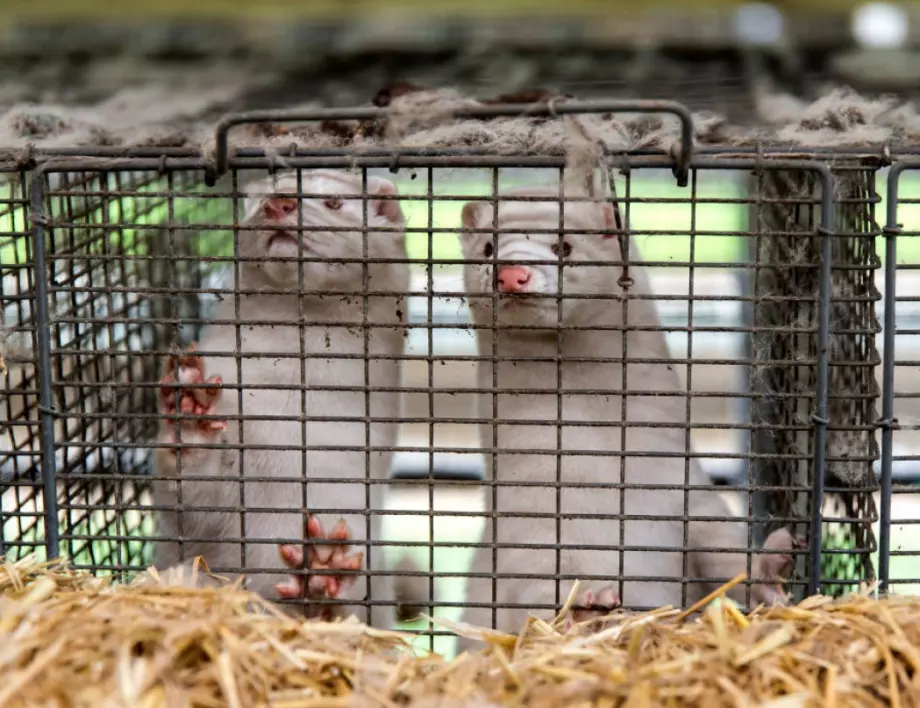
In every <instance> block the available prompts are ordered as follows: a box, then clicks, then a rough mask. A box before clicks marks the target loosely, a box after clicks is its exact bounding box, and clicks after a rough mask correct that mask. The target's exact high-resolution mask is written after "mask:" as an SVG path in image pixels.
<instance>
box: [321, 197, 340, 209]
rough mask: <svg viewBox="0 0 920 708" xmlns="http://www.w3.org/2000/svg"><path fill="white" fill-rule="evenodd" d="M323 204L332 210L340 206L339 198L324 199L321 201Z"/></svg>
mask: <svg viewBox="0 0 920 708" xmlns="http://www.w3.org/2000/svg"><path fill="white" fill-rule="evenodd" d="M323 204H325V205H326V208H327V209H332V211H338V210H339V209H341V208H342V200H341V199H327V200H326V201H324V202H323Z"/></svg>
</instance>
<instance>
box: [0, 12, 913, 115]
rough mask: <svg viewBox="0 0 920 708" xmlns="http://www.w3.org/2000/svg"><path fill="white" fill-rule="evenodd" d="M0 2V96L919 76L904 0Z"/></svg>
mask: <svg viewBox="0 0 920 708" xmlns="http://www.w3.org/2000/svg"><path fill="white" fill-rule="evenodd" d="M0 13H2V17H3V23H2V26H0V57H2V62H0V102H4V103H7V104H8V103H9V102H11V101H21V100H42V101H57V100H66V101H69V102H73V101H83V102H92V101H95V100H98V99H99V98H100V97H105V96H108V95H110V94H111V93H112V92H113V91H116V90H118V89H120V88H123V87H131V86H135V85H137V84H138V82H145V81H150V80H175V81H177V82H189V81H194V80H195V77H196V75H197V76H198V77H200V78H201V80H202V81H205V80H206V81H207V83H208V85H213V84H214V83H221V82H228V83H239V84H241V85H243V86H244V87H245V90H243V91H242V93H241V94H240V95H239V96H238V97H236V98H235V99H234V100H233V102H232V104H233V105H232V106H226V108H234V109H239V108H244V107H245V108H260V107H273V106H278V105H282V104H290V103H304V102H308V101H320V102H322V103H325V104H330V105H346V104H354V103H361V102H364V101H366V100H368V98H369V96H371V95H373V93H374V92H375V91H376V90H377V89H378V88H379V87H380V86H381V85H382V84H384V83H386V82H388V81H392V80H410V81H415V82H418V83H423V84H433V85H444V84H450V85H453V86H456V87H458V88H460V89H465V90H469V91H470V92H472V93H488V92H502V91H504V92H507V91H514V90H517V89H521V88H528V87H532V86H534V85H543V86H546V87H547V88H552V89H556V90H561V91H567V92H570V93H575V94H577V95H579V96H584V97H590V96H594V95H602V96H610V95H611V94H613V93H615V94H617V95H622V96H637V95H641V96H643V97H644V98H675V99H677V100H680V101H683V102H685V103H686V104H687V105H688V106H690V107H691V108H695V109H699V108H712V109H716V110H719V111H721V112H725V113H727V114H728V116H729V117H730V118H731V119H733V120H736V121H741V120H745V119H749V118H750V110H751V105H750V92H751V91H752V90H753V89H754V88H755V85H756V84H757V83H758V82H763V81H771V82H775V84H776V85H777V86H778V87H780V88H782V89H784V90H787V91H790V92H792V93H794V94H796V95H803V96H807V95H809V94H811V93H813V92H814V91H815V90H816V89H817V87H818V85H819V84H820V83H821V82H823V81H826V80H828V79H841V80H844V81H847V82H849V83H851V84H853V85H856V86H858V87H860V88H865V89H867V90H868V89H872V90H875V89H877V90H889V91H890V90H893V91H900V92H911V91H914V90H916V89H917V88H918V87H920V82H918V76H920V62H918V61H916V57H915V56H914V54H913V52H912V50H911V47H912V45H914V44H916V39H917V37H918V32H920V30H918V26H920V23H918V22H916V21H913V22H912V21H911V20H912V19H914V20H916V18H917V17H920V3H917V2H913V3H857V2H851V1H848V0H787V1H784V2H773V3H741V2H731V1H729V0H679V1H677V0H673V1H671V2H664V1H659V2H642V1H640V0H617V1H616V2H613V1H606V2H601V1H599V0H569V1H567V2H549V1H547V0H543V1H542V2H539V3H526V2H521V0H504V1H503V2H499V1H494V0H439V2H422V1H421V0H403V1H401V2H393V1H388V2H382V1H376V2H371V1H370V0H301V1H300V2H296V1H294V0H257V1H255V2H243V1H239V0H194V1H193V2H190V1H187V0H158V1H157V2H151V3H127V2H116V1H112V0H41V2H35V1H34V0H5V2H3V3H2V10H0ZM204 77H206V78H204ZM223 108H225V107H224V106H221V107H220V109H221V110H223Z"/></svg>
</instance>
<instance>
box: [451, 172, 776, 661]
mask: <svg viewBox="0 0 920 708" xmlns="http://www.w3.org/2000/svg"><path fill="white" fill-rule="evenodd" d="M506 194H507V195H509V196H525V197H526V196H530V197H545V198H547V199H549V200H556V201H534V202H507V201H500V203H499V214H498V228H499V230H504V229H520V230H523V231H524V233H504V232H500V233H499V234H498V236H497V241H495V242H494V243H497V246H493V235H492V234H490V233H471V231H470V230H472V229H488V228H491V227H492V223H493V206H492V205H491V204H490V203H488V202H471V203H468V204H466V205H465V206H464V208H463V212H462V222H463V227H464V229H465V231H464V233H463V234H462V236H461V239H462V245H463V253H464V258H466V259H467V260H477V259H478V260H484V259H489V258H492V257H493V256H494V257H495V258H496V259H498V260H499V261H501V263H500V264H499V265H498V266H497V267H498V268H499V272H498V274H497V277H496V280H495V281H494V282H495V286H494V287H493V274H492V268H493V266H492V265H490V264H489V265H487V264H477V263H469V262H468V263H467V264H466V266H465V272H464V278H465V288H466V292H467V294H468V296H470V295H473V297H469V303H470V307H471V308H472V312H473V320H474V323H475V324H476V325H477V326H482V325H486V326H492V324H493V316H494V322H495V324H497V325H515V326H518V327H520V326H522V325H523V326H531V327H538V328H541V329H532V330H523V329H515V330H509V329H505V330H500V329H496V330H495V331H494V337H495V340H494V349H493V332H492V331H490V330H487V329H481V330H477V338H478V346H479V354H480V356H481V357H489V356H492V355H493V353H494V354H495V355H497V356H499V357H512V358H525V357H546V358H547V359H549V360H550V361H544V362H536V361H524V360H522V359H519V360H517V361H505V362H502V361H499V362H497V363H496V366H497V370H496V371H495V372H494V373H495V379H496V381H497V384H493V370H492V362H491V361H488V360H486V359H485V358H483V359H481V360H480V362H479V373H478V380H479V386H480V388H483V389H492V388H493V385H496V386H497V390H499V391H501V390H504V389H526V390H529V391H533V392H534V393H522V394H511V393H508V394H504V393H499V394H498V395H496V396H495V397H494V398H495V401H494V412H495V416H496V417H497V418H499V419H502V420H519V421H520V420H544V421H556V420H560V419H561V420H562V421H564V425H563V426H562V432H561V448H559V449H561V450H563V451H603V452H606V453H611V454H610V455H605V456H599V455H574V454H569V455H563V456H562V458H561V462H560V463H559V465H558V468H557V456H556V455H554V454H549V455H547V454H542V455H541V454H506V453H504V452H503V453H500V454H498V455H497V457H496V465H497V470H498V479H499V480H500V481H501V482H503V483H505V484H507V483H508V482H512V483H513V482H520V483H522V484H523V485H526V484H535V483H536V484H538V485H546V486H545V487H540V486H531V487H528V486H519V487H509V486H503V487H498V488H497V490H496V491H495V510H496V511H497V512H498V517H497V529H496V533H495V538H496V540H497V542H498V543H500V544H502V543H504V544H547V545H552V544H555V543H557V523H558V527H559V531H560V537H559V540H560V541H561V543H562V544H563V545H588V544H592V545H606V546H617V545H619V544H620V542H621V536H620V533H621V528H620V523H621V522H620V521H619V520H617V519H615V518H613V519H611V518H603V517H604V515H618V514H620V513H621V508H622V513H623V514H625V515H646V516H651V517H656V516H657V517H663V518H647V519H634V518H633V519H627V520H625V521H623V528H624V529H625V532H624V537H623V538H622V542H623V543H624V545H629V546H645V547H648V548H650V549H658V548H662V549H664V548H676V549H680V548H681V547H683V546H685V545H689V546H690V547H691V548H705V547H716V548H736V549H744V548H747V546H748V543H747V530H746V526H745V525H744V524H743V523H741V522H727V523H716V522H695V523H690V524H688V539H687V541H685V539H684V525H683V523H682V522H681V521H680V520H673V519H674V518H679V517H681V516H682V515H683V513H684V492H683V490H679V489H678V490H673V491H672V490H659V489H656V490H642V489H627V490H624V491H623V492H622V498H621V491H620V490H619V489H615V488H606V489H598V488H584V487H582V488H579V487H578V486H576V485H578V484H585V483H592V484H598V483H607V484H617V483H619V482H620V480H621V474H620V469H621V462H620V461H621V459H622V457H623V456H621V455H620V454H619V453H620V452H621V451H624V450H625V453H626V454H625V459H626V462H625V475H624V478H623V480H622V481H623V482H625V483H626V484H643V483H644V484H674V485H681V484H683V483H684V479H685V469H686V467H685V466H686V462H685V458H684V457H683V453H684V452H685V431H684V430H683V429H682V428H680V427H673V428H651V427H627V428H625V431H626V432H625V447H624V446H623V444H622V437H621V436H622V434H623V430H624V428H622V427H620V426H619V425H618V423H619V421H620V420H622V419H623V418H624V411H623V409H622V406H623V397H622V396H621V395H619V394H618V393H616V392H617V391H618V390H622V389H623V387H624V381H625V387H626V388H627V389H629V390H636V391H640V390H641V391H647V392H649V391H650V392H651V393H647V394H646V395H638V394H637V395H628V396H627V397H626V409H625V420H626V421H628V422H629V423H631V424H634V423H636V422H640V421H641V422H653V423H674V424H677V425H678V426H680V425H683V424H684V423H685V420H686V407H685V406H686V401H685V398H684V397H683V395H682V394H683V393H684V392H683V390H682V386H681V383H680V380H679V377H678V375H677V373H676V372H675V371H674V370H673V367H672V366H670V365H668V364H664V363H661V364H656V363H654V362H652V361H649V360H652V359H667V358H668V357H669V356H670V354H669V351H668V347H667V342H666V340H665V337H664V335H663V333H662V332H661V331H641V330H640V331H635V330H634V331H629V332H627V333H626V334H625V335H624V333H623V329H622V328H623V326H624V325H627V326H637V325H638V326H644V327H655V326H658V325H659V319H658V316H657V313H656V311H655V308H654V303H653V302H652V301H650V300H649V299H630V300H628V302H627V301H624V300H623V299H622V297H621V295H622V290H621V288H620V286H619V285H618V284H617V280H618V277H619V275H620V272H621V271H620V268H619V266H618V264H619V262H620V251H619V242H618V239H617V238H616V236H615V235H613V234H587V233H574V234H573V233H566V234H565V236H564V243H563V244H560V243H559V203H558V189H557V188H555V187H554V188H535V189H534V188H531V189H518V190H512V191H510V192H507V193H506ZM565 228H566V229H579V230H585V231H589V230H595V231H601V230H613V229H614V228H615V225H614V213H613V208H612V206H611V205H610V204H609V203H603V202H584V201H583V202H567V203H566V205H565ZM493 249H494V253H493ZM560 251H561V256H562V261H563V262H564V268H563V289H562V293H563V298H562V304H561V307H557V302H558V300H557V298H556V297H548V298H547V297H542V298H535V297H533V294H535V293H536V294H540V293H542V294H549V295H553V296H555V294H556V293H557V292H558V288H557V281H558V275H559V256H558V255H557V252H560ZM636 259H638V253H637V251H636V249H635V247H634V246H633V248H632V250H631V252H630V260H631V261H633V260H636ZM534 260H537V261H543V262H542V263H538V264H527V265H519V263H522V262H524V261H534ZM600 260H603V261H607V262H610V265H603V266H595V265H581V263H584V262H585V261H600ZM630 275H631V276H632V278H633V279H634V284H633V285H632V286H631V288H630V294H631V295H635V296H641V295H649V294H650V293H651V288H650V285H649V281H648V277H647V274H646V273H645V271H644V270H643V268H642V267H641V266H637V265H632V266H631V267H630ZM496 290H497V292H498V296H497V298H496V299H494V300H493V297H494V296H495V292H496ZM476 293H481V294H484V295H485V297H482V296H480V297H475V294H476ZM566 295H582V296H586V295H587V296H592V295H593V296H598V299H576V298H568V297H566ZM493 302H494V303H496V306H495V309H494V312H493ZM624 307H625V308H627V309H626V310H625V312H626V313H627V314H626V315H625V316H624ZM557 317H561V319H558V320H557ZM624 317H625V319H624ZM557 322H561V323H562V324H563V325H564V326H581V327H585V326H587V327H598V326H606V327H613V328H616V329H613V330H611V329H608V330H597V329H594V330H590V329H587V330H580V331H574V330H568V331H565V330H563V331H561V332H560V330H559V329H558V327H557ZM623 336H625V337H626V338H627V345H628V348H627V350H626V355H627V357H628V359H629V362H627V364H626V367H627V369H626V375H625V377H624V376H623V368H622V365H621V363H620V362H618V361H616V359H618V358H621V357H622V356H623V353H624V349H623ZM557 347H558V349H557ZM560 355H561V361H562V364H561V365H560V366H559V369H558V370H557V364H556V363H555V361H552V360H554V359H555V358H556V357H557V356H560ZM576 357H594V358H604V359H607V360H608V361H603V362H600V363H597V362H579V361H573V360H572V359H573V358H576ZM557 386H559V387H561V390H562V391H563V395H562V397H561V404H560V397H558V396H557V395H556V389H557ZM586 389H592V390H594V391H600V393H593V394H583V393H567V391H575V390H586ZM603 391H610V393H609V394H604V393H603ZM675 392H676V393H679V394H681V395H660V394H661V393H675ZM479 406H480V420H485V419H490V418H492V417H493V396H492V394H483V395H482V396H480V401H479ZM578 423H591V424H593V425H592V426H590V427H586V426H583V425H582V426H578V425H577V424H578ZM598 424H600V425H598ZM495 431H496V433H495V435H496V437H495V440H494V446H495V447H497V448H498V449H501V450H547V451H554V450H556V449H557V440H556V436H557V427H556V425H526V424H524V425H522V424H513V423H502V424H498V425H496V426H495ZM481 435H482V442H483V445H484V447H486V448H491V447H493V426H492V425H491V424H490V423H483V425H482V426H481ZM642 453H676V456H674V457H648V456H642ZM486 460H487V467H486V469H487V479H492V478H493V470H492V460H493V458H492V455H491V454H490V453H489V452H488V450H487V451H486ZM557 475H558V479H559V481H560V482H561V485H560V489H559V491H558V498H559V505H558V510H557V491H556V489H554V488H553V487H551V486H549V485H553V484H554V483H555V482H556V481H557ZM689 483H690V484H707V483H709V480H708V478H707V477H706V475H705V474H704V473H703V471H702V469H701V468H700V467H699V466H698V464H697V463H696V461H695V460H692V459H691V460H690V465H689ZM688 496H689V514H690V516H691V517H692V516H710V517H720V516H721V517H728V516H730V515H731V513H730V511H729V508H728V506H727V504H726V503H725V501H724V500H723V499H722V497H721V496H719V495H718V493H716V492H714V491H708V490H699V491H695V492H692V493H690V494H689V495H688ZM486 500H487V501H486V506H487V512H491V511H492V509H493V506H492V502H493V500H492V490H491V489H489V488H487V489H486ZM621 504H622V507H621ZM507 512H519V513H521V512H522V513H542V514H549V515H553V514H557V513H558V514H559V517H558V518H559V520H558V522H557V520H556V519H555V518H543V519H535V518H525V517H519V518H508V517H503V516H502V514H504V513H507ZM571 514H590V515H594V518H580V519H579V518H572V517H571V516H570V515H571ZM567 515H569V516H567ZM668 517H671V518H670V519H669V518H668ZM492 537H493V528H492V523H491V521H490V520H489V519H487V520H486V525H485V530H484V533H483V536H482V541H483V542H485V543H490V542H491V540H492ZM792 542H793V540H792V537H791V535H790V534H789V533H788V531H786V530H785V529H781V530H780V531H778V532H775V533H774V534H773V535H771V537H770V540H769V544H770V546H771V548H776V549H778V550H781V551H786V550H790V549H791V547H792ZM492 553H493V550H492V549H491V548H479V549H477V550H476V552H475V555H474V561H473V567H472V573H474V574H489V573H491V572H492ZM496 553H497V566H496V575H497V577H498V578H499V579H498V580H497V582H496V595H495V604H496V606H498V607H500V606H502V605H509V604H510V605H513V604H522V605H525V606H527V607H534V606H538V605H542V604H546V605H554V604H555V603H556V602H557V601H558V602H559V603H561V602H562V601H564V600H565V598H566V596H567V595H568V593H569V591H570V589H571V586H572V582H573V581H572V580H566V581H562V582H560V583H559V595H558V597H557V595H556V583H555V582H554V580H552V579H551V578H552V577H553V576H554V575H555V574H556V573H557V565H556V564H557V559H556V552H555V551H553V550H544V549H539V550H538V549H526V548H516V549H515V548H499V549H498V550H497V551H496ZM621 555H622V568H621V566H620V558H621ZM789 560H790V559H789V556H788V555H786V554H783V555H766V554H761V555H755V556H754V558H753V569H752V576H753V577H755V578H761V579H764V580H769V581H770V582H771V583H773V585H774V586H773V587H770V586H768V585H765V584H758V585H754V586H752V588H751V591H752V596H753V600H754V602H758V601H765V602H768V603H773V602H782V601H783V596H782V594H781V592H780V591H779V590H778V589H777V588H776V587H775V584H776V582H777V578H778V575H779V573H780V571H782V570H783V568H785V567H786V565H787V564H788V562H789ZM746 568H747V557H746V555H745V554H744V553H733V554H728V553H716V552H709V553H706V552H691V553H690V554H688V557H687V568H686V570H685V568H684V558H683V554H682V553H681V552H680V551H679V550H678V551H670V552H669V551H664V550H661V551H659V550H636V551H624V552H623V553H622V554H621V553H620V552H619V551H617V550H584V549H581V550H568V549H566V550H563V551H562V552H561V553H560V556H559V567H558V572H559V573H561V574H566V575H570V576H574V577H577V578H579V579H583V583H582V594H581V595H580V600H581V601H583V602H584V603H585V604H593V605H599V606H605V605H606V606H610V605H612V604H614V602H615V600H616V595H617V593H616V592H615V589H616V588H617V587H618V586H617V585H616V584H615V583H613V584H612V583H611V582H610V581H609V580H608V581H604V580H600V579H596V580H590V579H588V580H584V579H586V578H590V576H608V577H613V578H616V577H619V576H621V575H623V576H626V577H629V576H633V577H648V578H650V579H649V580H647V581H645V580H643V581H639V580H628V581H625V582H624V584H623V596H622V598H620V599H621V600H622V602H623V604H625V605H628V606H633V607H636V606H646V607H657V606H663V605H674V606H678V605H680V604H681V602H682V585H681V582H680V581H681V578H683V577H684V576H685V575H686V576H687V577H689V578H718V579H721V580H728V579H730V578H732V577H734V576H736V575H737V574H738V573H740V572H744V571H745V570H746ZM508 574H529V575H540V576H545V577H549V578H550V579H548V580H537V579H520V578H519V579H512V578H507V575H508ZM652 578H655V579H652ZM664 578H670V579H673V580H664ZM719 584H721V582H719V583H709V584H707V585H701V584H690V585H689V586H688V588H687V601H688V602H693V601H694V600H696V599H698V598H700V597H702V596H703V594H704V593H705V592H708V591H710V590H711V589H714V588H715V587H717V586H718V585H719ZM744 595H745V592H744V588H738V589H737V590H736V591H735V592H734V593H733V597H734V598H735V599H738V600H740V601H742V602H743V601H744ZM492 599H493V595H492V581H491V579H489V578H487V577H486V578H476V577H473V578H471V579H470V580H469V581H468V588H467V593H466V601H467V602H470V603H491V602H492ZM527 607H522V608H520V609H498V610H497V613H496V628H498V629H502V630H506V631H517V630H519V629H520V628H521V627H522V626H523V624H524V622H525V621H526V618H527V616H528V615H529V614H536V615H538V616H544V617H546V616H549V615H548V614H547V613H548V612H550V611H549V610H538V609H533V610H528V609H527ZM491 612H492V611H491V609H489V608H467V609H466V610H465V612H464V617H463V619H464V621H466V622H470V623H472V624H474V625H477V626H491V625H492V615H491ZM589 615H590V613H589ZM467 645H468V642H466V641H462V642H461V646H467Z"/></svg>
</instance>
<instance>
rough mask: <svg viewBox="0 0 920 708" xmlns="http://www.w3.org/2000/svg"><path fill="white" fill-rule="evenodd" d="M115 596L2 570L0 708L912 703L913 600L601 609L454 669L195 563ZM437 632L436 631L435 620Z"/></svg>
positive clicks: (540, 625)
mask: <svg viewBox="0 0 920 708" xmlns="http://www.w3.org/2000/svg"><path fill="white" fill-rule="evenodd" d="M187 570H188V572H191V573H192V575H187V574H185V572H184V571H182V572H179V574H178V575H177V576H175V577H173V578H171V579H166V578H164V577H161V576H158V575H157V574H156V573H147V574H144V575H142V576H140V577H139V578H138V580H136V581H135V582H134V583H132V584H130V585H122V586H116V585H112V584H110V583H109V582H108V581H107V580H105V579H97V578H92V577H91V576H89V575H85V574H84V575H81V574H77V573H74V572H71V571H69V570H67V569H66V568H64V567H62V566H60V565H58V564H49V563H38V562H35V561H34V560H30V559H24V560H21V561H18V562H16V563H7V564H5V565H3V566H2V567H0V672H2V675H3V677H4V680H3V682H2V683H0V705H2V706H11V707H12V706H39V705H40V706H86V707H90V706H91V707H93V708H96V707H102V706H105V707H109V706H111V707H115V706H144V707H145V708H146V707H149V708H154V707H157V706H170V707H173V706H176V707H178V706H278V707H279V708H280V707H282V706H283V707H284V708H296V707H302V708H307V707H310V706H315V707H318V706H328V707H330V708H332V707H335V706H346V705H355V706H404V705H412V706H445V707H451V706H458V707H459V706H505V705H528V706H547V707H549V706H559V705H571V706H589V705H594V706H676V705H681V706H707V707H708V706H711V707H713V708H719V707H721V706H749V705H750V706H753V705H759V706H772V707H773V708H780V707H782V708H791V707H793V706H822V705H825V706H837V707H840V708H844V707H846V706H860V707H861V708H862V707H866V706H876V705H878V706H883V705H884V706H914V705H920V648H918V647H920V598H913V597H889V598H886V599H882V600H876V599H872V598H871V597H870V596H869V591H868V590H864V592H863V593H862V594H860V595H853V596H851V597H849V598H847V599H845V600H831V599H829V598H822V597H815V598H811V599H809V600H806V601H805V602H803V603H801V604H799V605H798V606H794V607H785V608H772V609H759V610H757V611H755V612H754V613H752V614H751V615H748V616H745V615H743V614H742V613H740V612H739V611H738V610H737V609H736V608H735V606H734V605H733V604H731V603H727V602H726V603H721V602H716V603H713V604H711V605H709V606H708V607H707V608H706V609H705V610H704V611H703V613H702V615H700V616H697V617H696V618H695V619H690V620H687V619H686V613H685V612H680V611H678V610H674V609H668V608H665V609H661V610H657V611H654V612H648V613H644V614H628V613H617V614H615V615H612V616H611V617H608V618H605V619H603V620H596V621H595V622H594V623H593V624H590V623H585V624H583V625H578V626H576V627H574V628H572V629H571V631H570V632H569V633H568V634H563V630H562V628H563V627H564V626H566V624H565V622H564V621H563V620H562V619H561V617H557V618H556V620H554V621H553V622H543V621H539V620H532V621H531V622H530V623H529V625H528V627H526V628H525V631H523V632H522V634H521V635H520V636H512V635H506V634H502V633H497V632H491V631H488V632H483V631H480V630H475V629H472V628H469V627H464V626H460V625H450V627H451V628H453V629H455V630H457V631H459V632H461V633H464V634H470V633H472V634H474V635H475V636H480V637H484V638H485V639H486V640H487V642H488V646H487V648H486V649H484V650H483V651H481V652H478V653H475V654H462V655H460V656H459V657H457V658H456V659H454V660H453V661H446V660H444V659H443V658H441V657H439V656H437V655H426V656H422V657H416V656H414V655H413V654H412V653H411V651H410V649H409V646H408V636H407V635H401V634H398V633H395V632H383V631H377V630H373V629H370V628H368V627H366V626H363V625H361V624H359V623H357V622H354V621H347V622H338V623H323V622H314V621H305V620H298V619H294V618H292V617H290V616H287V615H285V614H284V613H282V612H281V611H280V610H278V609H276V608H274V607H273V606H272V605H270V604H268V603H266V602H264V601H262V600H260V599H259V598H258V597H257V596H255V595H252V594H250V593H247V592H244V591H241V590H240V589H239V587H238V586H237V585H235V584H223V583H222V584H221V585H220V587H215V588H204V589H202V588H198V587H189V586H190V585H192V586H194V585H198V584H199V580H198V578H197V577H196V574H200V572H201V571H199V570H198V569H187ZM445 624H446V623H445Z"/></svg>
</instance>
